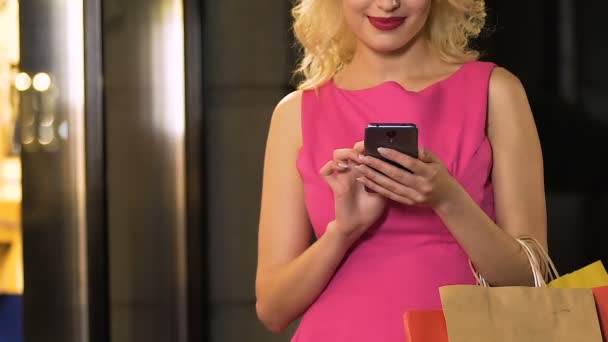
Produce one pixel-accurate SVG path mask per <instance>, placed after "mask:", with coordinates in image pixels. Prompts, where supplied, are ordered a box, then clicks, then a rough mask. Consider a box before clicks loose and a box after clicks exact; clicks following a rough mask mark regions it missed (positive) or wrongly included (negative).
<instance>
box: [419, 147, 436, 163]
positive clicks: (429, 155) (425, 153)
mask: <svg viewBox="0 0 608 342" xmlns="http://www.w3.org/2000/svg"><path fill="white" fill-rule="evenodd" d="M418 159H420V160H421V161H423V162H425V163H438V162H441V161H440V160H439V158H437V156H436V155H435V154H434V153H433V152H431V151H430V150H428V149H426V148H424V147H420V148H419V149H418Z"/></svg>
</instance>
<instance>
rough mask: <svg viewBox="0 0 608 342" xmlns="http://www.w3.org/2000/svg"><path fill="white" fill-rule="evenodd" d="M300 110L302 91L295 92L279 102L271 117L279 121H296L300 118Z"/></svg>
mask: <svg viewBox="0 0 608 342" xmlns="http://www.w3.org/2000/svg"><path fill="white" fill-rule="evenodd" d="M301 108H302V91H301V90H296V91H293V92H291V93H289V94H287V95H286V96H285V97H283V98H282V99H281V101H279V103H278V104H277V106H276V107H275V109H274V114H273V117H275V118H276V119H281V120H287V121H292V120H298V121H299V119H300V116H301V111H302V110H301Z"/></svg>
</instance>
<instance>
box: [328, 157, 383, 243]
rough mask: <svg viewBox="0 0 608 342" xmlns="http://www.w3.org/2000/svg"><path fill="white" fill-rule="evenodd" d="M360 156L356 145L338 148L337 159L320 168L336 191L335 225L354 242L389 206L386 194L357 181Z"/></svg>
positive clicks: (343, 235)
mask: <svg viewBox="0 0 608 342" xmlns="http://www.w3.org/2000/svg"><path fill="white" fill-rule="evenodd" d="M358 160H359V153H358V152H357V151H356V150H354V149H339V150H335V151H334V159H333V160H331V161H329V162H328V163H327V164H325V165H324V166H323V167H322V168H321V171H320V174H321V176H323V178H325V181H326V182H327V184H329V186H330V187H331V189H332V191H333V193H334V203H335V210H336V219H335V221H334V229H335V230H336V231H337V232H338V233H339V234H340V235H341V236H342V237H344V238H345V239H347V240H348V241H349V242H350V243H353V242H354V241H356V240H357V239H358V238H359V237H360V236H361V235H362V234H363V233H365V231H367V229H368V228H369V227H370V226H371V225H372V224H374V223H375V222H376V221H377V220H378V219H379V218H380V215H382V213H383V211H384V209H385V206H386V198H385V197H384V196H382V195H380V194H378V193H372V192H368V191H367V190H366V189H365V186H364V185H363V184H361V183H360V182H358V181H357V177H361V174H360V173H359V171H358V170H357V169H356V168H355V166H357V165H359V163H358V162H357V161H358Z"/></svg>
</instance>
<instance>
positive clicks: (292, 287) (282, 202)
mask: <svg viewBox="0 0 608 342" xmlns="http://www.w3.org/2000/svg"><path fill="white" fill-rule="evenodd" d="M300 106H301V94H300V93H297V92H296V93H292V94H290V95H288V96H287V97H286V98H285V99H284V100H283V101H281V103H279V105H278V106H277V108H276V110H275V112H274V114H273V118H272V122H271V125H270V130H269V133H268V142H267V146H266V157H265V162H264V179H263V189H262V207H261V213H260V224H259V241H258V267H257V276H256V297H257V301H256V310H257V313H258V317H259V318H260V320H261V321H262V322H263V323H264V324H265V325H266V327H267V328H268V329H270V330H272V331H275V332H278V331H281V330H283V329H285V328H286V327H287V326H288V325H289V324H290V323H291V322H292V321H293V320H295V319H296V318H297V317H298V316H300V315H301V314H302V313H303V312H304V311H305V310H306V309H307V308H308V307H309V306H310V305H311V304H312V303H313V302H314V300H315V299H316V298H317V297H318V296H319V294H320V293H321V292H322V291H323V289H324V288H325V286H326V285H327V283H328V282H329V280H330V278H331V276H332V275H333V274H334V272H335V270H336V268H337V267H338V265H339V263H340V261H341V260H342V258H343V257H344V255H345V253H346V251H347V250H348V248H349V247H350V245H351V242H349V241H347V240H345V239H343V238H342V237H341V235H340V234H336V232H335V229H333V225H334V223H333V222H332V223H330V225H329V226H328V229H327V231H326V233H325V234H324V235H323V236H322V237H321V238H320V239H319V240H317V241H316V242H315V243H314V244H313V245H312V246H311V245H310V238H311V235H310V234H311V227H310V223H309V220H308V216H307V214H306V209H305V205H304V191H303V186H302V180H301V177H300V175H299V173H298V171H297V168H296V158H297V154H298V151H299V149H300V146H301V127H300V111H301V110H300Z"/></svg>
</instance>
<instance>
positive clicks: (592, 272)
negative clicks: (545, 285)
mask: <svg viewBox="0 0 608 342" xmlns="http://www.w3.org/2000/svg"><path fill="white" fill-rule="evenodd" d="M601 286H608V273H607V272H606V268H604V264H602V262H601V261H597V262H594V263H593V264H591V265H588V266H586V267H583V268H581V269H579V270H577V271H574V272H572V273H569V274H566V275H563V276H561V277H559V278H557V279H555V280H553V281H552V282H550V283H549V287H560V288H593V287H601Z"/></svg>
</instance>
